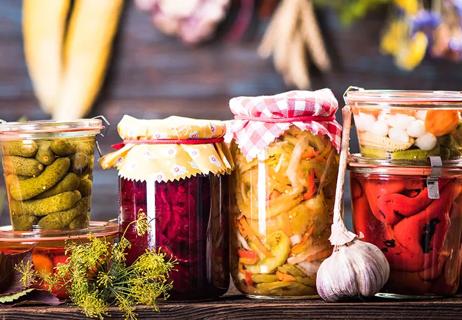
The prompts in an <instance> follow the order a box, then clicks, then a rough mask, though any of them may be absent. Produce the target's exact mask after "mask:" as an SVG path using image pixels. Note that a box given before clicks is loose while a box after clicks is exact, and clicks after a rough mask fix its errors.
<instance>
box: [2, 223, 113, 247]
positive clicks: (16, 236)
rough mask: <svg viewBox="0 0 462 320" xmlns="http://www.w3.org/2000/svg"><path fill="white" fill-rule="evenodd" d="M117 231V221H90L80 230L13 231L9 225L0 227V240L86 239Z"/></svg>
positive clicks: (110, 234) (104, 235) (33, 241)
mask: <svg viewBox="0 0 462 320" xmlns="http://www.w3.org/2000/svg"><path fill="white" fill-rule="evenodd" d="M118 232H119V226H118V224H117V221H115V220H109V221H90V225H89V226H88V228H85V229H80V230H41V229H38V228H37V229H33V230H28V231H14V230H13V227H12V226H11V225H8V226H1V227H0V242H32V243H35V242H45V241H65V240H79V239H87V238H88V237H89V236H90V235H92V236H94V237H96V238H100V237H108V236H115V235H117V234H118Z"/></svg>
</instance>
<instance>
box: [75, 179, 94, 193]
mask: <svg viewBox="0 0 462 320" xmlns="http://www.w3.org/2000/svg"><path fill="white" fill-rule="evenodd" d="M91 187H92V182H91V180H90V179H87V178H83V179H81V180H80V184H79V187H78V189H77V190H79V191H80V194H81V195H82V197H86V196H89V195H91Z"/></svg>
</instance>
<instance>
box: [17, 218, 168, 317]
mask: <svg viewBox="0 0 462 320" xmlns="http://www.w3.org/2000/svg"><path fill="white" fill-rule="evenodd" d="M132 223H135V229H136V231H137V233H138V235H143V234H144V233H146V232H147V230H148V227H149V223H148V221H147V218H146V214H145V213H144V212H142V211H140V212H138V219H137V220H136V221H134V222H132ZM130 226H131V224H130V225H129V226H128V227H130ZM128 227H127V229H128ZM125 232H126V230H125ZM130 246H131V243H130V241H129V240H127V238H125V233H124V234H123V235H122V236H121V238H120V240H119V241H118V242H116V243H110V242H109V241H107V239H104V238H95V237H93V236H91V237H90V239H89V241H88V242H86V243H72V242H69V243H67V244H66V255H67V256H68V263H66V264H59V265H58V266H57V267H56V268H55V270H54V272H53V274H51V275H49V276H48V277H46V278H45V279H44V281H45V282H46V283H48V284H49V287H50V288H53V287H56V286H58V287H59V286H64V287H65V288H66V289H67V290H68V292H69V297H70V299H71V301H72V302H73V303H74V304H75V305H77V306H78V307H79V308H81V310H82V312H83V313H84V314H85V315H86V316H87V317H95V318H100V319H103V317H104V316H106V315H108V313H107V312H108V308H109V306H110V305H112V304H115V305H117V306H118V307H119V310H120V311H121V312H123V313H124V315H125V318H126V319H136V318H137V317H136V312H135V307H136V305H140V304H143V305H147V306H150V307H152V308H153V309H154V310H156V311H158V307H157V300H158V299H167V298H168V292H169V290H170V289H171V288H172V283H171V282H170V281H169V279H168V274H169V272H171V271H172V270H173V267H174V265H175V262H174V261H172V260H171V259H169V258H167V257H166V255H165V254H164V253H162V252H160V251H158V250H146V252H145V253H144V254H142V255H141V256H139V257H138V259H137V260H136V261H135V262H134V263H133V264H131V265H127V264H126V254H125V252H126V250H127V249H129V248H130ZM17 270H19V271H20V272H21V274H22V275H23V281H25V282H27V281H30V277H31V276H32V277H38V275H37V274H36V272H35V270H33V268H32V266H31V265H27V264H22V265H20V266H18V268H17Z"/></svg>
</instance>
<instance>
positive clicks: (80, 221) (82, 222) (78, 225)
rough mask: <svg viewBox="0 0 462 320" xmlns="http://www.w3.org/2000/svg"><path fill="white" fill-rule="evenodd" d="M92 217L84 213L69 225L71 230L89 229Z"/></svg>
mask: <svg viewBox="0 0 462 320" xmlns="http://www.w3.org/2000/svg"><path fill="white" fill-rule="evenodd" d="M89 221H90V217H89V214H88V213H85V214H84V213H82V214H80V215H78V216H77V217H75V218H74V220H72V221H71V223H69V229H70V230H77V229H84V228H86V227H88V224H89Z"/></svg>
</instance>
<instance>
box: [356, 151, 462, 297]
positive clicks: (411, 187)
mask: <svg viewBox="0 0 462 320" xmlns="http://www.w3.org/2000/svg"><path fill="white" fill-rule="evenodd" d="M350 169H351V193H352V204H353V224H354V228H355V231H356V233H357V234H360V235H362V236H363V240H364V241H368V242H370V243H373V244H375V245H376V246H378V247H379V248H380V249H381V250H382V251H383V253H384V254H385V256H386V257H387V260H388V262H389V263H390V279H389V281H388V283H387V284H386V285H385V287H384V288H383V294H382V295H384V296H388V297H402V295H411V296H435V295H436V296H442V295H452V294H455V293H456V291H457V288H458V286H459V276H460V262H461V256H460V254H459V252H460V249H461V236H462V168H461V167H460V163H457V162H452V163H451V162H446V163H445V164H444V166H443V167H442V168H434V169H433V171H432V168H431V167H428V166H427V167H409V166H403V165H390V163H387V162H383V161H378V162H371V161H366V160H364V159H361V158H360V157H353V158H352V161H351V162H350ZM435 173H437V174H438V175H436V176H433V175H434V174H435Z"/></svg>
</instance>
